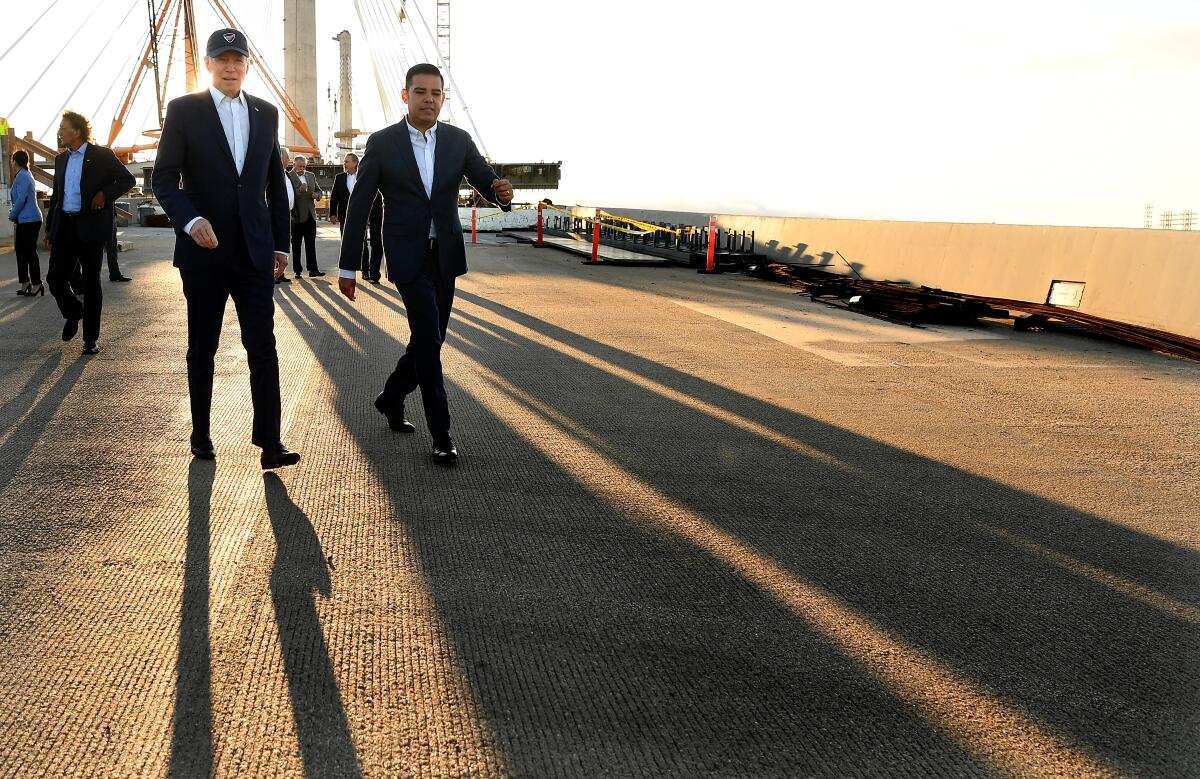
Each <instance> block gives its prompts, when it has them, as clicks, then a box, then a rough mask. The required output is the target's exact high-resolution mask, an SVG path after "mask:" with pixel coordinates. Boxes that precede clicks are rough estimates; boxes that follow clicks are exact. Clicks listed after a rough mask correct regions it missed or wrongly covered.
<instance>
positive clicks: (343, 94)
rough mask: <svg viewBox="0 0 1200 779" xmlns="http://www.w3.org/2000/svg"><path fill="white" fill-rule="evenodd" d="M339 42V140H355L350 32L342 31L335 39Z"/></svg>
mask: <svg viewBox="0 0 1200 779" xmlns="http://www.w3.org/2000/svg"><path fill="white" fill-rule="evenodd" d="M334 40H335V41H337V42H338V62H339V72H338V75H339V79H338V118H339V119H340V120H341V122H340V123H339V130H340V131H341V132H339V133H338V136H337V137H339V138H350V139H351V140H352V141H353V138H354V133H353V130H354V98H353V97H352V86H353V85H352V84H351V67H352V65H351V62H350V31H349V30H342V31H341V32H339V33H338V34H337V37H336V38H334Z"/></svg>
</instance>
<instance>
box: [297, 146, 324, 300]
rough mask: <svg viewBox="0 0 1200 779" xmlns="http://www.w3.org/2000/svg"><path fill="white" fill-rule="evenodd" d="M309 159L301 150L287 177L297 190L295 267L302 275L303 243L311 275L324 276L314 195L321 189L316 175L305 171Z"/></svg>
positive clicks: (298, 274)
mask: <svg viewBox="0 0 1200 779" xmlns="http://www.w3.org/2000/svg"><path fill="white" fill-rule="evenodd" d="M307 166H308V159H307V158H306V157H302V156H300V155H299V154H297V155H296V159H295V160H293V161H292V172H291V173H289V174H288V178H289V179H291V180H292V190H293V191H294V192H295V204H294V205H293V207H292V271H293V272H294V273H295V274H296V277H297V278H299V277H300V274H301V272H302V271H303V270H304V268H303V267H302V266H301V265H300V249H301V247H302V246H303V248H304V251H305V252H306V253H307V255H308V256H307V265H308V275H309V276H310V277H313V278H315V277H317V276H324V275H325V274H324V273H322V272H321V269H320V268H319V267H318V266H317V206H316V204H315V203H314V202H313V198H314V197H315V196H317V195H319V194H320V193H321V187H320V185H319V184H317V177H316V176H314V175H313V174H311V173H306V172H305V168H306V167H307Z"/></svg>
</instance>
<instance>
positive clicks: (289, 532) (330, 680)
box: [263, 473, 361, 777]
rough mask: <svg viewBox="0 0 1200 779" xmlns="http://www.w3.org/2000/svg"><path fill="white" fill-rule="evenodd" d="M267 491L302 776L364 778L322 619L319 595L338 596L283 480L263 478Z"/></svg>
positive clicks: (275, 591) (275, 597)
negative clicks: (318, 610)
mask: <svg viewBox="0 0 1200 779" xmlns="http://www.w3.org/2000/svg"><path fill="white" fill-rule="evenodd" d="M263 487H264V489H265V491H266V496H267V512H268V513H269V514H270V517H271V530H272V531H273V532H274V534H275V549H276V552H275V563H274V565H273V566H272V567H271V602H272V604H273V605H274V607H275V624H276V626H277V627H278V629H279V648H280V652H281V653H282V655H283V665H284V672H285V674H286V676H287V683H288V695H289V696H290V697H291V702H292V716H293V718H294V720H295V723H296V735H297V739H298V741H299V743H300V756H301V759H302V761H303V763H304V775H305V776H308V777H326V776H337V777H357V776H361V770H360V768H359V765H358V758H357V756H356V753H355V751H354V741H353V739H352V737H351V735H350V727H349V725H348V724H347V721H346V709H345V706H344V705H343V703H342V698H341V694H340V693H339V692H338V686H337V678H336V677H335V676H334V673H333V662H332V661H331V660H330V659H329V647H328V646H327V645H326V643H325V634H324V633H323V632H322V631H321V620H320V616H319V615H318V614H317V604H316V600H315V597H316V594H320V595H321V596H322V597H325V598H328V597H330V595H331V594H332V585H331V583H330V579H329V569H328V567H327V563H326V560H325V555H324V553H323V552H322V551H321V541H320V539H319V538H318V537H317V533H316V531H315V530H314V529H313V526H312V522H311V521H310V520H309V518H308V516H307V515H305V513H304V512H303V511H301V509H300V507H298V506H297V505H296V504H295V503H294V502H293V501H292V499H291V498H290V497H288V493H287V487H285V486H284V484H283V482H282V481H281V480H280V478H279V477H278V476H277V475H275V474H274V473H267V474H264V475H263Z"/></svg>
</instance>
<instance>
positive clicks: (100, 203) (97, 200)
mask: <svg viewBox="0 0 1200 779" xmlns="http://www.w3.org/2000/svg"><path fill="white" fill-rule="evenodd" d="M101 208H104V193H103V192H97V193H96V196H95V197H94V198H92V210H93V211H98V210H100V209H101Z"/></svg>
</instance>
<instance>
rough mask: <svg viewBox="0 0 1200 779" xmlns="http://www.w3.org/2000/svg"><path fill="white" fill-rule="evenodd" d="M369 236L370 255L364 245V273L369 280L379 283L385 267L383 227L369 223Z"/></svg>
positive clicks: (376, 223)
mask: <svg viewBox="0 0 1200 779" xmlns="http://www.w3.org/2000/svg"><path fill="white" fill-rule="evenodd" d="M367 234H368V235H369V236H370V252H369V253H368V251H367V245H366V244H365V243H364V244H363V264H362V272H363V275H364V276H366V277H367V278H368V279H371V280H375V281H378V280H379V278H380V276H379V273H380V269H381V268H382V267H383V225H382V224H380V223H378V222H371V223H369V226H368V228H367Z"/></svg>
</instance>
